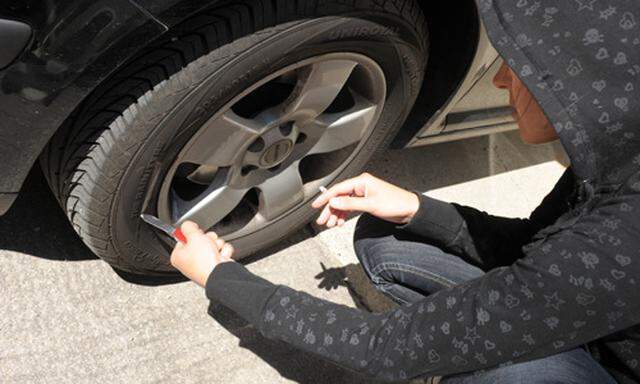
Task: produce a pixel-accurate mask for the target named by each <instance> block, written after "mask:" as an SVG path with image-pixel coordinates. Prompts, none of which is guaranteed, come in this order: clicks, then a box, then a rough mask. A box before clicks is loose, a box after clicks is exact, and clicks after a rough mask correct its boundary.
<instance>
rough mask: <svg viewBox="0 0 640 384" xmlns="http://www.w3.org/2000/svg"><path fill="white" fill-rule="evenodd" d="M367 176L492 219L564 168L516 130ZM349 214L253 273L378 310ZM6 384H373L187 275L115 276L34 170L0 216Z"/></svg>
mask: <svg viewBox="0 0 640 384" xmlns="http://www.w3.org/2000/svg"><path fill="white" fill-rule="evenodd" d="M369 171H370V172H372V173H374V174H375V175H377V176H379V177H382V178H384V179H387V180H389V181H392V182H394V183H397V184H399V185H402V186H404V187H406V188H411V189H414V190H420V191H429V192H428V193H429V195H431V196H434V197H437V198H441V199H444V200H449V201H457V202H461V203H464V204H469V205H472V206H475V207H478V208H481V209H484V210H487V211H489V212H491V213H494V214H499V215H505V216H527V215H528V213H529V212H530V211H531V210H532V209H533V208H534V207H535V206H536V205H537V204H538V203H539V202H540V201H541V199H542V198H543V197H544V195H545V194H546V193H548V192H549V191H550V189H551V187H552V186H553V184H554V183H555V181H556V180H557V179H558V178H559V177H560V175H561V173H562V171H563V168H562V167H561V166H560V165H559V164H558V163H556V162H555V161H553V150H552V149H551V148H550V147H549V146H535V147H533V146H525V145H523V144H522V143H521V142H520V140H519V138H518V137H517V135H516V134H515V133H508V134H499V135H492V136H487V137H482V138H476V139H470V140H465V141H458V142H453V143H445V144H438V145H433V146H428V147H422V148H416V149H409V150H402V151H389V152H387V153H384V154H382V155H381V156H379V157H377V158H376V159H374V160H373V161H372V162H371V164H370V167H369ZM354 224H355V218H354V219H352V220H350V221H349V222H348V223H347V225H346V226H345V227H343V228H337V229H332V230H325V231H322V230H320V229H319V228H316V227H314V226H311V225H310V226H307V227H306V228H305V229H304V230H303V231H300V232H299V233H297V234H296V235H294V236H293V237H291V238H289V239H287V240H286V241H283V242H282V243H281V244H278V246H276V247H274V248H272V249H269V250H266V251H264V252H262V253H261V254H260V255H256V256H255V257H252V258H251V260H252V262H251V263H250V264H249V265H248V267H249V269H250V270H252V271H253V272H255V273H257V274H258V275H260V276H262V277H264V278H267V279H269V280H271V281H273V282H276V283H281V284H287V285H290V286H292V287H293V288H295V289H300V290H304V291H307V292H309V293H311V294H313V295H316V296H320V297H322V298H325V299H327V300H332V301H335V302H338V303H342V304H345V305H349V306H352V307H359V308H361V309H363V310H371V311H380V310H384V309H386V308H388V307H389V306H391V304H390V302H389V301H388V300H387V299H386V298H385V297H383V296H381V295H379V294H377V293H375V291H374V290H373V288H372V287H371V286H370V285H369V284H368V282H367V279H366V277H364V275H363V274H362V270H361V268H360V266H359V265H358V264H357V260H356V259H355V256H354V254H353V249H352V247H351V236H352V232H353V227H354ZM0 284H1V285H0V286H1V287H2V290H3V292H2V294H0V308H2V313H1V314H0V378H1V379H0V381H1V382H3V383H102V382H108V383H110V384H116V383H156V382H161V383H162V382H166V383H204V382H206V383H214V384H215V383H225V384H235V383H249V382H250V383H258V384H260V383H292V382H295V383H332V384H333V383H336V384H339V383H356V384H357V383H371V382H372V380H369V379H367V378H364V377H361V376H359V375H357V374H355V373H353V372H349V371H345V370H343V369H341V368H339V367H337V366H335V365H332V364H330V363H327V362H324V361H322V360H320V359H319V358H317V357H315V356H312V355H308V354H304V353H300V352H298V351H296V350H294V349H292V348H290V347H288V346H287V345H285V344H283V343H280V342H275V341H270V340H267V339H265V338H264V337H262V336H261V335H260V334H259V333H258V332H256V330H255V329H254V328H253V327H252V326H250V325H248V324H246V323H245V322H244V321H242V319H240V318H239V317H237V316H236V315H235V314H234V313H232V312H231V311H229V310H227V309H226V308H224V307H221V306H220V305H218V304H211V305H210V303H209V302H208V300H207V299H206V298H205V296H204V292H203V290H202V289H200V288H199V287H197V286H195V285H194V284H191V283H188V282H181V281H179V280H177V279H174V281H166V280H158V279H144V280H141V279H133V280H132V277H131V276H125V275H122V274H117V273H115V272H114V271H113V270H112V269H111V268H110V267H109V266H108V265H107V264H105V263H104V262H102V261H100V260H99V259H96V258H95V256H93V254H92V253H91V252H90V251H89V250H88V249H87V248H86V247H85V246H84V245H83V244H82V243H81V242H80V240H79V238H78V236H77V235H76V234H75V232H73V229H72V228H71V226H70V225H69V223H68V222H67V221H66V218H65V216H64V214H63V213H62V211H61V210H60V208H59V207H58V205H57V203H56V201H54V199H53V197H52V196H51V194H50V192H49V190H48V188H47V186H46V183H45V182H44V180H43V177H42V174H41V173H40V172H39V171H38V170H37V169H35V170H34V171H32V173H31V175H30V177H29V180H28V181H27V183H26V184H25V187H24V190H23V192H22V194H21V196H20V197H19V199H18V201H17V202H16V204H15V205H14V207H13V208H12V209H11V210H10V211H9V212H8V213H7V214H6V215H5V216H3V217H0Z"/></svg>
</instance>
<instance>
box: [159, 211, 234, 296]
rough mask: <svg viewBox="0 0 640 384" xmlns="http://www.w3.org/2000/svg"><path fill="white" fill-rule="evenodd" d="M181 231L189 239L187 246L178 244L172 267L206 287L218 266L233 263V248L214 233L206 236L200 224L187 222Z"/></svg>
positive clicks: (172, 259) (174, 250) (172, 257)
mask: <svg viewBox="0 0 640 384" xmlns="http://www.w3.org/2000/svg"><path fill="white" fill-rule="evenodd" d="M180 229H182V233H184V236H185V237H186V238H187V244H182V243H180V242H178V244H176V247H175V248H174V249H173V252H172V253H171V265H173V266H174V267H175V268H176V269H177V270H179V271H180V272H182V274H183V275H185V276H186V277H188V278H189V279H190V280H192V281H193V282H195V283H196V284H198V285H200V286H201V287H204V286H205V284H206V283H207V278H208V277H209V275H210V274H211V272H213V269H214V268H215V267H216V266H217V265H219V264H220V263H225V262H229V261H233V260H232V259H231V256H233V247H232V246H231V244H228V243H226V242H225V241H224V240H223V239H221V238H219V237H218V235H216V234H215V233H213V232H209V233H206V234H205V233H204V232H203V231H202V229H200V227H198V224H196V223H193V222H191V221H185V222H184V223H183V224H182V226H180Z"/></svg>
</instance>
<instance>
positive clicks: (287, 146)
mask: <svg viewBox="0 0 640 384" xmlns="http://www.w3.org/2000/svg"><path fill="white" fill-rule="evenodd" d="M292 149H293V142H292V141H291V140H289V139H284V140H280V141H278V142H277V143H275V144H273V145H272V146H270V147H269V148H267V149H266V150H265V151H264V153H263V154H262V157H260V165H261V166H262V167H264V168H272V167H275V166H276V165H278V164H280V163H282V162H283V161H284V160H285V159H286V158H287V157H288V156H289V155H290V154H291V150H292Z"/></svg>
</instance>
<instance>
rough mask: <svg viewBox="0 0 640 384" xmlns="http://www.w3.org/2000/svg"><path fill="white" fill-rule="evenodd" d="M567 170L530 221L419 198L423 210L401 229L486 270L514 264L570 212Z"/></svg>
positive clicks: (569, 189) (571, 184)
mask: <svg viewBox="0 0 640 384" xmlns="http://www.w3.org/2000/svg"><path fill="white" fill-rule="evenodd" d="M573 178H574V176H573V173H572V172H571V171H570V170H568V171H567V172H565V174H564V175H563V176H562V178H561V179H560V180H559V181H558V183H557V184H556V185H555V187H554V189H553V190H552V191H551V193H549V194H548V195H547V196H546V197H545V199H544V200H543V201H542V203H541V204H540V205H539V206H538V207H537V208H536V209H535V211H534V212H533V213H532V214H531V216H530V217H529V218H526V219H517V218H505V217H499V216H493V215H490V214H488V213H486V212H483V211H480V210H477V209H475V208H471V207H467V206H462V205H459V204H450V203H446V202H443V201H440V200H437V199H433V198H430V197H428V196H425V195H422V194H418V196H419V198H420V208H419V209H418V212H417V213H416V215H415V216H414V218H413V219H412V221H411V222H409V223H408V224H406V225H403V226H400V228H401V229H403V230H406V231H409V232H411V233H414V234H416V235H418V236H421V237H424V238H426V239H429V240H431V241H433V242H435V243H436V244H438V245H440V246H441V247H442V248H443V249H444V250H446V251H448V252H450V253H453V254H456V255H458V256H461V257H463V258H465V259H467V260H468V261H470V262H472V263H474V264H476V265H478V266H480V267H482V268H483V269H484V270H488V269H491V268H495V267H499V266H506V265H510V264H512V263H513V262H514V261H516V260H517V259H520V258H521V257H523V256H524V254H523V252H522V246H523V245H525V244H527V243H529V242H530V241H531V239H532V238H533V236H534V235H535V234H536V233H537V232H538V231H540V230H541V229H542V228H544V227H547V226H549V225H551V224H552V223H553V222H554V221H555V219H556V218H558V217H559V216H560V215H561V214H562V213H564V212H565V211H567V209H568V206H567V204H566V202H565V200H566V198H567V196H568V195H570V194H571V189H572V187H573Z"/></svg>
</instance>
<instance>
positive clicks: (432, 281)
mask: <svg viewBox="0 0 640 384" xmlns="http://www.w3.org/2000/svg"><path fill="white" fill-rule="evenodd" d="M354 247H355V250H356V255H357V256H358V259H359V260H360V263H361V264H362V266H363V268H364V270H365V271H366V273H367V275H368V276H369V278H370V279H371V281H372V282H373V284H374V285H375V287H376V288H377V289H378V290H380V291H381V292H383V293H385V294H386V295H388V296H389V297H391V298H392V299H393V300H394V301H396V302H397V303H399V304H408V303H412V302H416V301H419V300H421V299H423V298H424V297H425V296H427V295H429V294H431V293H434V292H437V291H439V290H441V289H443V288H448V287H452V286H454V285H457V284H460V283H462V282H465V281H468V280H473V279H475V278H478V277H480V276H482V275H483V274H484V272H483V271H482V270H481V269H479V268H477V267H475V266H473V265H471V264H469V263H467V262H465V261H463V260H462V259H460V258H459V257H458V256H455V255H451V254H448V253H446V252H443V251H442V250H441V249H440V248H438V247H436V246H433V245H430V244H427V243H426V242H425V240H424V239H422V238H418V237H416V236H413V235H411V234H408V233H406V232H404V231H399V230H397V229H396V228H395V225H393V224H391V223H388V222H386V221H383V220H379V219H376V218H374V217H372V216H369V215H363V216H362V217H361V218H360V219H359V220H358V224H357V226H356V233H355V238H354Z"/></svg>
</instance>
